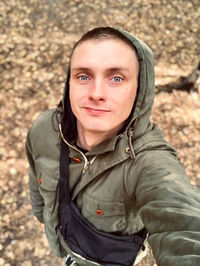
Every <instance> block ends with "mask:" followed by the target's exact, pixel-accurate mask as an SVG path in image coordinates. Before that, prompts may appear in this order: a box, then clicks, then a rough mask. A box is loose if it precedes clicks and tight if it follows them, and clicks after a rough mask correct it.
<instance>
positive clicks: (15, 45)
mask: <svg viewBox="0 0 200 266" xmlns="http://www.w3.org/2000/svg"><path fill="white" fill-rule="evenodd" d="M0 14H1V15H0V25H1V28H0V46H1V48H0V49H1V50H0V73H1V76H0V79H1V80H0V110H1V111H0V134H1V135H0V160H1V161H0V169H1V175H0V231H1V234H0V265H5V266H9V265H12V266H14V265H16V266H21V265H22V266H32V265H33V266H36V265H49V266H54V265H60V263H61V261H62V260H60V259H57V258H56V257H55V256H54V255H53V254H52V253H51V252H50V250H49V246H48V243H47V240H46V237H45V234H44V229H43V226H42V225H40V224H39V223H38V222H37V221H36V219H35V218H34V217H33V215H32V213H31V206H30V202H29V195H28V174H27V168H28V164H27V161H26V157H25V150H24V143H25V138H26V134H27V130H28V128H29V127H30V126H31V124H32V122H33V121H34V120H35V118H36V117H37V116H38V114H39V113H40V112H41V111H43V110H45V109H47V108H50V107H55V106H56V104H57V103H58V101H59V100H60V98H61V95H62V90H63V87H64V81H65V76H66V74H65V73H66V70H67V63H68V56H69V54H70V49H71V48H72V46H73V44H74V42H75V41H76V40H78V38H79V37H80V36H81V34H82V33H83V32H85V31H87V30H89V29H92V28H94V27H96V26H105V25H109V26H115V27H119V28H123V29H126V30H128V31H130V32H132V33H134V34H135V35H136V36H138V37H139V38H141V39H143V40H144V41H145V42H146V43H147V44H148V45H149V46H150V47H151V48H152V50H153V53H154V56H155V64H156V84H157V85H159V84H164V83H167V82H170V81H172V80H175V79H176V78H177V77H179V76H180V75H186V74H188V73H190V71H191V70H192V68H193V67H194V66H195V64H196V63H197V62H198V60H199V47H200V43H199V36H200V32H199V24H198V21H199V18H200V7H199V1H198V0H196V1H195V0H193V1H192V0H190V1H184V0H175V1H167V0H150V1H149V0H148V1H147V0H143V1H141V0H135V1H131V0H129V1H119V0H115V1H112V0H111V1H105V0H102V1H100V0H93V1H91V0H89V1H78V0H77V1H75V0H73V1H72V0H68V1H67V0H66V1H64V0H59V1H58V0H44V1H39V0H9V1H5V0H2V1H1V2H0ZM152 120H153V121H155V123H157V124H158V125H159V126H160V128H161V129H162V130H163V133H164V135H165V137H166V138H167V140H168V141H169V142H170V143H171V144H172V145H174V146H175V147H176V148H177V151H178V154H179V157H180V160H181V162H182V164H183V165H184V167H185V170H186V173H187V174H188V176H189V178H190V180H191V183H192V184H194V185H197V186H198V187H200V144H199V139H200V94H199V93H191V94H188V93H186V92H181V91H179V92H176V91H174V92H173V93H172V94H169V93H160V94H157V95H156V98H155V104H154V108H153V114H152ZM139 265H140V266H144V265H145V266H146V265H147V266H153V265H156V262H155V261H154V259H153V257H152V255H151V252H149V255H148V256H147V257H146V258H145V259H144V260H143V262H141V263H140V264H139Z"/></svg>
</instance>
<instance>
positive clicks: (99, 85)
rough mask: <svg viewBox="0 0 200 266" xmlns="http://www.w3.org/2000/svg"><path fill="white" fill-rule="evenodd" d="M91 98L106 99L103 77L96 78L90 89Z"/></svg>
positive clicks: (95, 99)
mask: <svg viewBox="0 0 200 266" xmlns="http://www.w3.org/2000/svg"><path fill="white" fill-rule="evenodd" d="M89 98H90V100H93V101H97V102H98V101H105V99H106V95H105V84H104V82H103V79H102V78H101V77H99V78H96V79H95V80H94V83H93V86H92V88H91V90H90V94H89Z"/></svg>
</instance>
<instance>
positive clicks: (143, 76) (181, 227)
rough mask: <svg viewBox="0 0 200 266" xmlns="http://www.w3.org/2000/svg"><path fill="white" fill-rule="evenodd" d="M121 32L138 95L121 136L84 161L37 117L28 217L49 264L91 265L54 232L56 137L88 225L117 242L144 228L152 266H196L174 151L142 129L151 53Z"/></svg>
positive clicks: (191, 208) (192, 209) (192, 192)
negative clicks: (51, 259) (39, 227)
mask: <svg viewBox="0 0 200 266" xmlns="http://www.w3.org/2000/svg"><path fill="white" fill-rule="evenodd" d="M121 32H122V33H123V34H124V35H125V36H126V37H127V38H128V39H129V40H130V41H131V42H132V44H133V46H134V47H135V49H136V51H137V54H138V58H139V65H140V75H139V76H140V77H139V90H138V95H137V100H136V102H135V105H134V110H133V112H132V116H131V118H130V119H129V123H128V125H127V127H126V129H125V130H124V131H123V132H122V133H121V134H119V135H117V136H116V137H114V138H113V139H110V140H105V141H104V142H102V143H100V144H99V145H97V146H95V147H93V148H92V149H91V150H90V151H88V152H87V153H85V154H84V153H83V152H82V151H80V150H79V149H78V148H77V147H76V146H75V145H73V143H74V142H73V141H70V142H69V141H68V140H67V139H66V138H64V137H63V135H62V133H59V132H57V131H55V129H54V126H55V127H56V128H59V125H58V120H57V119H55V116H54V114H55V109H51V110H47V111H45V112H43V113H42V114H41V115H40V116H39V117H38V118H37V120H36V121H35V122H34V124H33V126H32V128H31V129H30V130H29V133H28V136H27V142H26V148H27V157H28V160H29V164H30V168H29V176H30V182H29V185H30V198H31V203H32V207H33V213H34V215H35V216H36V217H37V218H38V220H39V221H40V222H42V223H44V224H45V231H46V235H47V239H48V241H49V244H50V247H51V249H52V251H53V252H54V253H55V254H56V255H57V256H59V257H64V256H66V255H67V254H69V255H70V256H71V257H72V259H74V260H75V261H76V262H77V263H78V264H79V265H99V264H96V263H92V262H90V261H88V260H86V259H84V258H82V257H81V256H79V255H78V254H75V253H74V252H73V251H71V250H70V248H69V247H68V245H67V244H66V243H65V242H64V240H63V238H62V236H61V234H60V232H59V230H56V226H57V224H58V204H59V203H58V199H59V189H58V180H59V157H60V138H61V137H63V138H64V140H65V142H66V143H67V144H68V146H69V150H70V154H69V157H70V164H69V171H70V179H69V185H70V191H71V194H72V199H73V200H74V201H75V202H76V204H77V206H78V208H79V210H80V212H81V214H82V215H83V216H84V217H86V218H87V219H88V221H89V222H90V223H91V224H93V225H94V226H95V227H96V228H97V229H99V230H102V231H105V232H110V233H116V232H117V233H118V234H119V233H120V234H121V235H127V234H133V233H135V232H137V231H139V230H140V229H141V228H142V227H143V226H145V227H146V228H147V230H148V242H149V244H150V246H151V248H152V250H153V254H154V257H155V259H156V262H157V264H158V265H162V266H165V265H166V266H167V265H168V266H176V265H177V266H180V265H181V266H183V265H185V266H189V265H192V266H195V265H196V266H199V265H200V193H199V191H198V190H197V188H196V187H193V186H192V185H191V184H190V182H189V179H188V177H187V176H186V174H185V172H184V169H183V167H182V165H181V164H180V162H179V160H178V158H177V154H176V151H175V150H174V148H173V147H172V146H170V145H169V144H168V143H167V141H166V140H165V139H164V138H163V135H162V133H161V131H160V130H159V129H158V127H157V126H156V125H154V124H153V123H151V122H150V114H151V108H152V104H153V100H154V64H153V58H152V53H151V51H150V49H149V48H148V47H147V46H146V45H145V44H144V43H143V42H142V41H141V40H138V39H137V38H135V37H134V36H132V35H130V34H129V33H127V32H124V31H121ZM68 87H69V86H68V84H67V86H66V91H65V96H64V100H63V103H64V104H65V97H66V95H67V94H68V91H67V90H68ZM66 111H67V108H66V106H64V112H66ZM58 117H59V115H58ZM52 121H53V124H54V126H53V124H52ZM136 121H137V122H136ZM61 135H62V136H61ZM98 210H101V214H102V215H98ZM141 252H142V251H141Z"/></svg>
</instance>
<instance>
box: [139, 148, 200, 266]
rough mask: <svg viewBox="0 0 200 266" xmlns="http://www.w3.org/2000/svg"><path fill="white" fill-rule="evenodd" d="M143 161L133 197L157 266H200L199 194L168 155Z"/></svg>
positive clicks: (159, 154) (153, 155)
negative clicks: (135, 199) (147, 233)
mask: <svg viewBox="0 0 200 266" xmlns="http://www.w3.org/2000/svg"><path fill="white" fill-rule="evenodd" d="M145 157H146V158H144V165H145V167H144V169H143V171H142V173H141V176H140V178H139V181H138V186H137V191H136V196H137V205H138V209H139V213H140V216H141V218H142V220H143V223H144V225H145V227H146V228H147V230H148V231H149V237H148V241H149V243H150V245H151V247H152V250H153V253H154V256H155V259H156V261H157V263H158V265H162V266H163V265H169V266H171V265H173V266H176V265H177V266H180V265H181V266H182V265H185V266H186V265H187V266H189V265H193V266H195V265H200V193H199V191H198V189H197V188H196V187H193V186H192V185H191V184H190V183H189V179H188V178H187V176H186V175H185V172H184V170H183V168H182V166H181V165H180V163H179V162H178V160H177V158H176V157H175V156H174V155H172V154H170V153H169V152H167V151H160V152H158V151H155V152H151V155H150V156H149V155H148V154H146V156H145Z"/></svg>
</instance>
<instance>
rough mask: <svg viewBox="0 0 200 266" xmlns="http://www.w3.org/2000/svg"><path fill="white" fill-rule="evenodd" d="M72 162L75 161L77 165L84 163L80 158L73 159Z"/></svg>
mask: <svg viewBox="0 0 200 266" xmlns="http://www.w3.org/2000/svg"><path fill="white" fill-rule="evenodd" d="M72 160H73V161H74V162H75V163H81V162H82V161H81V159H79V158H76V157H75V158H73V159H72Z"/></svg>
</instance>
